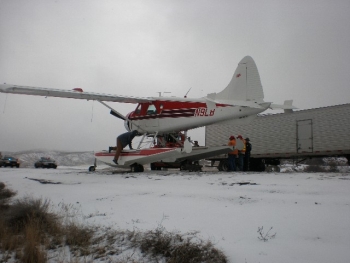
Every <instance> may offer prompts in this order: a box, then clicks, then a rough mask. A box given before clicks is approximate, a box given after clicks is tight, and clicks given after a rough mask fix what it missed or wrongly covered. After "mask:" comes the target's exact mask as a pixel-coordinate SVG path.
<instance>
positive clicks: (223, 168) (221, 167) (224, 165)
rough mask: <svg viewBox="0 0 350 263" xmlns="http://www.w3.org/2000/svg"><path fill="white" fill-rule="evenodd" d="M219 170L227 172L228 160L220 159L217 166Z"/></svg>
mask: <svg viewBox="0 0 350 263" xmlns="http://www.w3.org/2000/svg"><path fill="white" fill-rule="evenodd" d="M218 170H219V171H224V172H227V170H228V162H227V160H221V161H220V163H219V166H218Z"/></svg>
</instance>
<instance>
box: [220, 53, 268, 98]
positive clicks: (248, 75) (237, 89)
mask: <svg viewBox="0 0 350 263" xmlns="http://www.w3.org/2000/svg"><path fill="white" fill-rule="evenodd" d="M216 99H219V100H244V101H261V102H262V101H263V99H264V92H263V88H262V85H261V80H260V75H259V72H258V68H257V66H256V64H255V62H254V60H253V58H251V57H250V56H246V57H244V58H243V59H242V60H241V61H240V62H239V63H238V66H237V69H236V71H235V73H234V74H233V77H232V79H231V81H230V83H229V84H228V85H227V87H226V88H225V89H224V90H223V91H221V92H219V93H217V94H216Z"/></svg>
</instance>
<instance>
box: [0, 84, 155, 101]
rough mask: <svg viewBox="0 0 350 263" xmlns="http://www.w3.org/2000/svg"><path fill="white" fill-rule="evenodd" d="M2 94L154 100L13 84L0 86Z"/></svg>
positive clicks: (104, 99)
mask: <svg viewBox="0 0 350 263" xmlns="http://www.w3.org/2000/svg"><path fill="white" fill-rule="evenodd" d="M0 92H3V93H12V94H23V95H35V96H45V97H58V98H71V99H81V100H98V101H110V102H124V103H141V102H147V101H152V100H153V98H141V97H132V96H120V95H113V94H104V93H93V92H84V91H83V90H82V89H80V88H76V89H73V90H62V89H49V88H40V87H28V86H18V85H11V84H0Z"/></svg>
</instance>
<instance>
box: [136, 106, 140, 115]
mask: <svg viewBox="0 0 350 263" xmlns="http://www.w3.org/2000/svg"><path fill="white" fill-rule="evenodd" d="M140 113H141V104H139V105H138V106H137V108H136V110H135V114H140Z"/></svg>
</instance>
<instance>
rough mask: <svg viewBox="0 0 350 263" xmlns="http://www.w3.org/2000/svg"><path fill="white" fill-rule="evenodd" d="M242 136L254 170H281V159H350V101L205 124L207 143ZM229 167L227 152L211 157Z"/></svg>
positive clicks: (220, 141)
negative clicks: (249, 147) (240, 121)
mask: <svg viewBox="0 0 350 263" xmlns="http://www.w3.org/2000/svg"><path fill="white" fill-rule="evenodd" d="M239 134H240V135H242V136H243V137H244V138H247V137H248V138H249V139H250V142H251V144H252V152H251V159H250V170H251V171H264V170H265V169H266V168H268V169H273V170H275V169H276V170H278V169H279V167H278V165H279V164H280V160H281V159H294V160H304V159H308V158H313V157H332V156H333V157H346V158H347V160H348V163H349V162H350V103H349V104H343V105H336V106H329V107H323V108H314V109H308V110H298V111H292V110H286V111H285V112H284V113H280V114H271V115H258V116H257V117H256V118H255V119H254V120H253V121H251V122H249V123H246V124H235V123H234V122H232V123H229V122H227V123H225V124H216V125H210V126H206V128H205V144H206V146H214V145H224V144H227V143H228V138H229V137H230V135H234V136H236V137H237V135H239ZM208 160H211V162H212V165H214V163H216V162H219V164H218V169H219V170H227V163H226V160H227V155H220V156H216V157H212V158H209V159H208Z"/></svg>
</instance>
